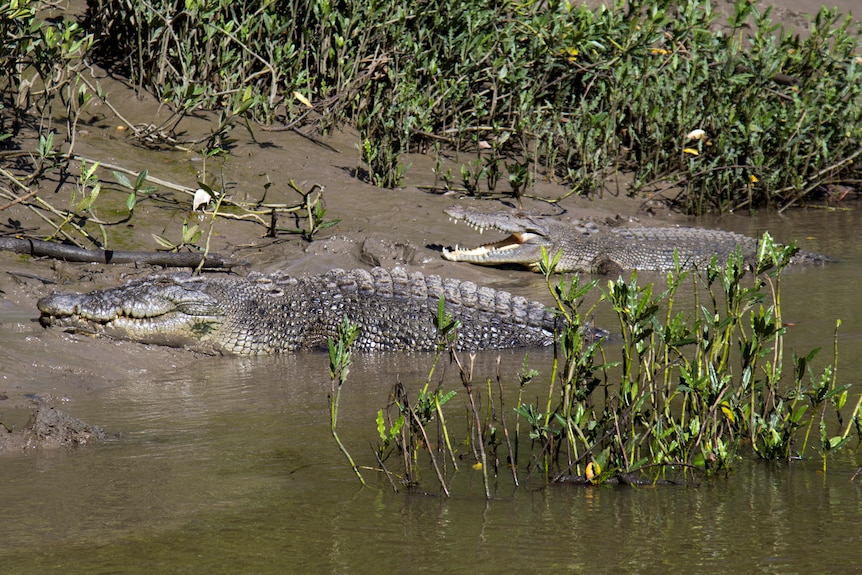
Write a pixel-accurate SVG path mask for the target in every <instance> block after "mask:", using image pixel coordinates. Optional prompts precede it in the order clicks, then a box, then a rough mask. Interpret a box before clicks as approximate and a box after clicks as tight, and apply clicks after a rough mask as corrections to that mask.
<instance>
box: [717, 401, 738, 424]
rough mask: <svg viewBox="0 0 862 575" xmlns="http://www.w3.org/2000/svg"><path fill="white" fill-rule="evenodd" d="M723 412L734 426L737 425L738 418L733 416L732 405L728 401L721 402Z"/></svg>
mask: <svg viewBox="0 0 862 575" xmlns="http://www.w3.org/2000/svg"><path fill="white" fill-rule="evenodd" d="M721 412H722V413H723V414H724V416H725V417H726V418H727V420H728V421H730V422H731V423H733V424H736V417H734V415H733V411H731V409H730V405H728V403H727V402H726V401H723V402H721Z"/></svg>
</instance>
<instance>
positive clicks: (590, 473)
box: [585, 461, 602, 481]
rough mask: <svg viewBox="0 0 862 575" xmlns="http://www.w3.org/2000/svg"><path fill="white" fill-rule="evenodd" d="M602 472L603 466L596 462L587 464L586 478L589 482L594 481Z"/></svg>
mask: <svg viewBox="0 0 862 575" xmlns="http://www.w3.org/2000/svg"><path fill="white" fill-rule="evenodd" d="M601 472H602V468H601V466H600V465H599V464H598V463H596V462H595V461H590V462H589V463H587V469H586V472H585V473H586V476H587V480H588V481H592V480H593V478H595V477H597V476H598V475H599V474H600V473H601Z"/></svg>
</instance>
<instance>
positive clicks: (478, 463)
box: [473, 461, 482, 471]
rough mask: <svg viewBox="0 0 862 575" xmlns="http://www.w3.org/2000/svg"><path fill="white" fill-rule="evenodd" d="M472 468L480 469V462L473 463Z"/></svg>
mask: <svg viewBox="0 0 862 575" xmlns="http://www.w3.org/2000/svg"><path fill="white" fill-rule="evenodd" d="M473 469H475V470H476V471H481V470H482V462H481V461H478V462H476V463H474V464H473Z"/></svg>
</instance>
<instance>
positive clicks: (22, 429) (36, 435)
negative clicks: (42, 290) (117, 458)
mask: <svg viewBox="0 0 862 575" xmlns="http://www.w3.org/2000/svg"><path fill="white" fill-rule="evenodd" d="M8 399H9V398H8V396H6V395H5V394H0V400H3V402H2V403H0V455H4V454H11V453H20V452H23V451H28V450H32V449H57V448H61V447H75V446H79V445H88V444H92V443H96V442H98V441H100V440H102V439H105V438H106V437H107V434H106V433H105V432H104V431H103V430H102V429H101V428H99V427H97V426H95V425H90V424H89V423H86V422H85V421H81V420H80V419H78V418H75V417H72V416H71V415H69V414H67V413H65V412H64V411H62V410H60V409H58V408H56V407H52V406H51V405H49V404H48V403H47V402H45V401H43V400H34V401H33V402H31V405H27V406H25V405H11V406H7V405H3V403H5V401H8ZM22 416H26V417H27V419H26V422H25V423H24V424H20V423H16V421H18V420H20V419H21V418H22Z"/></svg>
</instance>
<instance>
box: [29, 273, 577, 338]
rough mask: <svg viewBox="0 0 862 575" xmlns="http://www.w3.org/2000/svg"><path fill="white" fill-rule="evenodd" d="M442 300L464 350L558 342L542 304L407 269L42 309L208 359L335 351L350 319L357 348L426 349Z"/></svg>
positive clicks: (234, 281) (148, 289)
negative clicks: (331, 341) (332, 346)
mask: <svg viewBox="0 0 862 575" xmlns="http://www.w3.org/2000/svg"><path fill="white" fill-rule="evenodd" d="M441 295H442V296H443V297H444V300H445V305H446V312H447V313H448V314H449V315H451V316H452V317H453V318H454V319H457V320H458V321H460V322H461V328H460V330H459V335H458V340H457V345H458V347H459V348H460V349H464V350H479V349H499V348H507V347H524V346H547V345H550V344H551V343H553V339H554V333H553V332H554V321H555V318H554V314H553V312H552V311H551V310H549V309H547V308H545V306H543V305H542V304H541V303H538V302H532V301H528V300H527V299H525V298H523V297H520V296H514V295H512V294H510V293H507V292H504V291H498V290H494V289H491V288H488V287H478V286H476V284H473V283H471V282H462V281H457V280H453V279H442V278H440V277H438V276H424V275H422V274H421V273H407V272H406V271H404V270H402V269H399V268H396V269H393V270H386V269H383V268H374V269H372V270H371V271H370V272H368V271H365V270H361V269H356V270H351V271H344V270H333V271H331V272H329V273H326V274H323V275H318V276H309V277H291V276H288V275H286V274H284V273H275V274H271V275H268V276H264V275H263V274H259V273H252V274H249V276H248V277H247V278H240V277H236V276H226V277H197V276H191V275H189V274H185V273H176V274H165V275H153V276H150V277H148V278H146V279H142V280H136V281H132V282H129V283H127V284H126V285H124V286H121V287H117V288H112V289H107V290H98V291H93V292H90V293H87V294H78V293H56V294H53V295H50V296H47V297H44V298H42V299H40V300H39V302H38V307H39V310H40V311H41V312H42V316H41V320H40V321H41V322H42V324H43V325H45V326H46V327H47V326H55V327H60V328H63V329H65V330H67V331H73V332H79V333H89V334H100V335H105V336H110V337H117V338H121V339H130V340H134V341H140V342H147V343H158V344H163V345H173V346H177V347H186V348H189V349H194V350H197V351H203V352H208V353H213V352H215V353H226V354H240V355H255V354H265V353H279V352H288V351H293V350H298V349H302V348H318V347H322V346H326V342H327V339H328V338H333V337H335V336H336V333H337V327H338V325H339V324H340V323H341V322H342V319H343V318H344V317H347V318H349V319H350V320H351V321H353V322H354V323H356V324H357V325H359V327H360V328H361V333H360V335H359V337H358V339H357V340H356V342H355V344H354V347H355V349H359V350H395V351H399V350H401V351H403V350H409V351H420V350H433V349H434V348H435V346H436V342H437V333H436V327H435V323H434V316H435V314H436V313H437V311H438V305H439V298H440V296H441ZM591 335H592V334H591Z"/></svg>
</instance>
